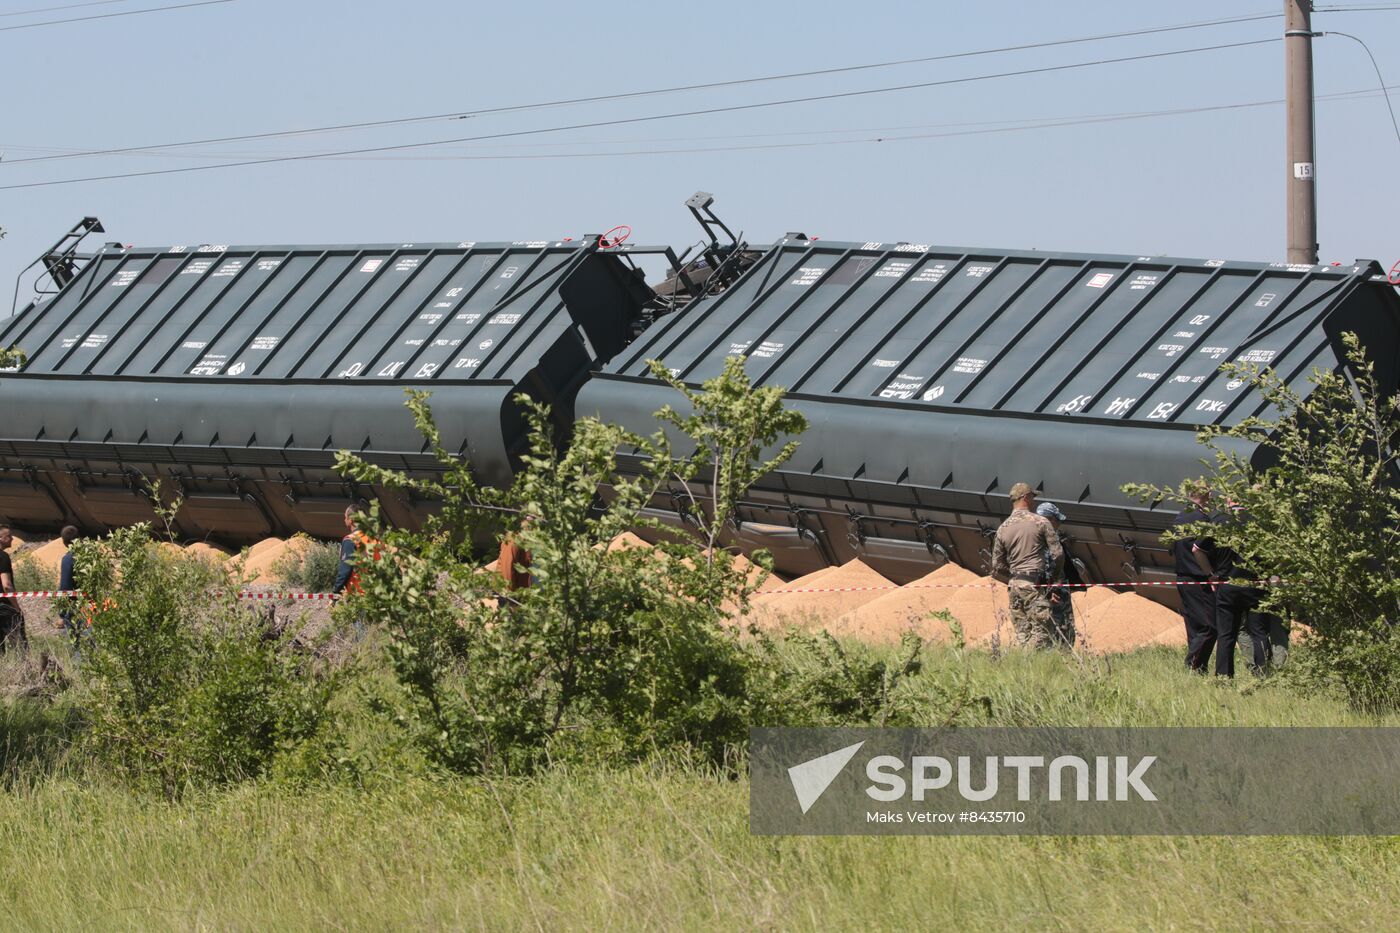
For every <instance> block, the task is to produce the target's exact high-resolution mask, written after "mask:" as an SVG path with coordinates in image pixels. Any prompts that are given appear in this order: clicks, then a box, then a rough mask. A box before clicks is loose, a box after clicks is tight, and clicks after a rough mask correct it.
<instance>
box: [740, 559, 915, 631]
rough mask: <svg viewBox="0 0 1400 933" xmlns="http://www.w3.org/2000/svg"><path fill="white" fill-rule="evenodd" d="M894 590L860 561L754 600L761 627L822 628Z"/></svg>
mask: <svg viewBox="0 0 1400 933" xmlns="http://www.w3.org/2000/svg"><path fill="white" fill-rule="evenodd" d="M895 589H897V587H896V586H895V584H893V583H891V582H890V581H889V580H888V579H886V578H885V577H883V576H881V575H880V574H879V573H877V572H876V571H875V570H874V569H872V568H871V567H870V566H869V565H867V564H866V563H864V562H863V561H861V560H858V559H857V560H853V561H851V562H850V563H848V564H843V565H842V566H840V567H828V568H826V569H825V570H818V571H817V572H816V573H809V574H807V576H805V577H798V578H797V579H796V580H793V581H792V582H791V583H789V584H787V585H785V586H782V587H779V588H777V589H775V590H772V591H770V592H767V593H760V594H759V595H757V596H755V597H754V600H753V605H754V621H755V622H757V623H759V624H760V625H767V626H781V625H789V624H792V625H803V626H807V627H812V628H825V627H828V626H830V625H831V624H832V623H834V622H835V621H836V620H837V619H838V618H840V617H841V616H842V615H844V614H846V613H847V612H850V611H851V610H853V609H857V608H859V607H860V606H863V605H865V604H866V603H868V602H872V601H874V600H876V599H879V598H880V597H881V596H883V595H886V594H888V593H889V592H891V591H892V590H895Z"/></svg>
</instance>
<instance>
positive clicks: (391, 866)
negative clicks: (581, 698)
mask: <svg viewBox="0 0 1400 933" xmlns="http://www.w3.org/2000/svg"><path fill="white" fill-rule="evenodd" d="M930 661H931V662H932V663H931V664H930V672H929V674H928V675H926V676H931V677H932V676H940V672H942V671H946V669H947V668H948V667H950V666H955V665H959V664H962V663H964V661H963V660H961V658H960V657H959V656H957V655H954V654H952V653H951V652H943V653H938V654H935V655H933V656H932V657H931V658H930ZM965 663H969V664H971V666H972V670H973V678H974V683H975V684H976V686H977V689H978V690H979V691H980V692H981V693H983V694H985V695H986V696H987V697H988V700H989V702H988V703H986V704H982V703H980V702H979V704H978V705H977V707H976V709H975V710H973V711H972V713H971V716H970V720H969V721H971V722H986V723H996V724H999V725H1299V726H1320V725H1377V724H1380V725H1397V724H1400V721H1398V720H1397V719H1396V718H1395V717H1390V718H1388V719H1369V718H1365V717H1361V716H1358V715H1356V714H1353V713H1349V712H1347V711H1346V710H1345V708H1344V707H1342V706H1341V705H1340V704H1338V703H1336V702H1334V701H1332V700H1330V699H1325V698H1300V697H1299V696H1298V695H1297V694H1295V693H1292V692H1287V691H1284V690H1282V689H1279V688H1277V687H1276V686H1274V685H1273V684H1271V683H1269V682H1264V683H1257V682H1254V681H1251V680H1248V679H1241V680H1240V681H1237V682H1235V683H1233V684H1219V683H1216V682H1214V681H1212V680H1207V679H1202V678H1193V677H1189V676H1187V675H1185V674H1184V673H1182V672H1180V671H1179V659H1178V658H1177V656H1176V653H1175V652H1173V651H1167V650H1153V651H1143V652H1139V653H1136V654H1133V655H1129V656H1123V657H1119V658H1115V659H1113V660H1112V662H1107V661H1089V662H1077V661H1075V660H1073V659H1068V658H1064V657H1061V656H1026V655H1023V654H1020V653H1012V654H1010V655H1008V656H1007V657H1005V658H1003V659H1001V660H998V661H994V660H992V659H990V658H989V657H987V656H986V655H973V656H971V657H970V659H968V660H967V661H966V662H965ZM27 703H28V701H19V702H18V703H17V704H16V703H12V704H10V705H8V706H7V707H5V708H4V710H3V715H4V719H3V720H0V728H3V729H4V732H5V735H4V738H5V741H4V750H5V754H6V765H7V768H8V769H9V774H10V782H11V787H10V789H9V790H8V792H5V793H3V794H0V827H3V829H0V925H3V927H4V928H5V929H23V930H66V929H78V928H84V929H143V930H144V929H179V930H186V929H240V930H252V929H279V930H280V929H371V930H373V929H390V928H422V927H427V928H477V927H488V928H498V929H518V928H522V927H530V928H541V929H545V928H559V927H566V928H603V927H609V928H621V929H630V928H638V927H648V928H677V929H713V928H717V927H723V928H734V927H738V928H762V929H793V928H798V929H814V930H816V929H823V930H824V929H849V928H870V929H895V928H925V929H927V928H963V929H1006V928H1011V927H1018V928H1030V929H1095V930H1098V929H1111V930H1120V929H1121V930H1130V929H1131V930H1140V929H1153V930H1175V929H1181V930H1197V929H1266V928H1275V927H1287V928H1315V929H1320V930H1336V929H1375V930H1392V929H1396V928H1400V899H1397V898H1396V896H1395V892H1396V891H1397V890H1400V839H1396V838H1311V837H1257V838H1205V837H1176V838H1097V837H1084V838H1050V837H1046V838H1038V837H1001V838H995V837H952V838H888V837H887V838H801V837H781V838H770V837H757V836H752V835H750V834H749V831H748V826H747V793H748V787H747V783H746V782H745V781H743V780H727V779H723V778H718V777H714V776H711V775H706V774H703V773H699V772H696V771H692V770H686V769H683V768H678V767H668V766H666V765H663V764H653V765H649V766H637V767H633V768H629V769H626V770H621V771H605V770H590V771H560V770H556V771H553V772H550V773H548V774H546V775H544V776H541V777H538V778H534V779H531V780H528V781H495V782H488V781H484V780H460V779H440V780H434V779H431V778H428V777H424V776H422V775H406V776H403V777H395V776H392V775H386V776H384V777H380V778H377V779H375V780H374V781H372V782H370V783H369V784H367V785H361V786H347V785H330V786H319V787H311V788H305V787H302V788H296V787H292V786H290V785H285V784H279V783H275V782H269V783H266V784H262V785H257V786H245V787H241V788H237V789H234V790H230V791H224V792H218V793H214V792H199V793H193V794H190V795H188V796H186V797H185V798H183V799H181V800H180V801H178V802H168V801H166V800H164V799H160V798H155V797H145V796H138V795H135V794H133V793H132V792H131V791H130V790H128V789H126V788H124V787H121V786H117V785H114V784H112V783H110V782H108V781H106V780H104V778H103V777H102V776H101V775H95V774H92V773H89V772H86V771H85V770H84V769H83V768H81V767H80V766H78V765H75V764H73V763H69V764H68V765H62V764H60V765H59V766H58V767H57V769H56V770H55V771H54V772H53V773H44V771H43V768H42V767H41V766H40V764H39V763H40V762H42V761H44V760H47V759H51V758H52V757H53V754H54V745H53V743H52V742H49V741H46V740H45V738H44V735H45V729H46V728H47V727H49V726H51V725H52V724H53V723H54V722H55V720H56V719H58V718H61V715H62V714H61V710H58V709H55V708H53V707H49V708H48V709H47V710H43V711H41V710H38V709H36V708H34V707H32V706H29V705H26V704H27ZM1288 792H1289V789H1288V788H1287V787H1280V788H1278V793H1279V794H1281V795H1283V794H1287V793H1288ZM1258 804H1259V805H1260V806H1267V805H1268V801H1259V802H1258Z"/></svg>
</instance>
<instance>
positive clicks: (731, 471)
mask: <svg viewBox="0 0 1400 933" xmlns="http://www.w3.org/2000/svg"><path fill="white" fill-rule="evenodd" d="M647 365H648V366H649V367H650V368H651V374H652V375H653V376H655V377H656V378H657V379H660V380H662V381H663V382H665V383H666V384H667V385H669V386H670V387H671V388H673V389H675V390H676V391H677V392H679V393H680V394H681V395H683V396H684V397H685V400H686V402H687V404H688V407H689V409H690V411H689V414H682V413H681V412H678V411H676V410H675V409H674V408H672V407H671V406H670V405H667V406H665V407H664V408H662V409H661V410H660V411H658V412H657V413H656V417H657V418H659V419H660V420H661V421H663V422H665V423H667V424H670V425H672V426H674V427H675V428H677V429H678V430H679V431H680V432H681V433H682V434H683V435H684V436H685V437H687V438H689V439H690V440H691V441H692V442H693V443H694V445H695V450H694V452H693V453H691V454H690V456H688V457H686V458H685V459H683V460H681V461H678V462H677V463H675V465H674V466H673V469H672V476H674V478H675V479H677V480H678V481H680V483H681V484H682V485H683V486H684V488H685V492H686V495H687V497H688V498H689V500H690V504H691V507H692V514H695V515H697V518H698V519H699V521H700V533H701V536H702V537H703V538H704V541H705V550H706V554H707V562H710V563H713V561H714V555H715V552H716V547H717V545H718V544H719V540H720V537H721V536H722V535H723V533H724V529H725V525H726V524H727V523H728V522H730V520H731V519H733V517H734V516H735V514H736V513H737V511H738V507H739V502H740V499H741V498H742V497H743V495H744V493H746V492H748V490H749V489H750V488H752V487H753V485H754V483H756V482H758V481H759V480H760V479H762V478H763V477H764V476H766V475H768V474H769V473H771V472H773V471H774V470H776V469H777V468H778V467H780V466H782V465H783V464H784V463H786V462H787V461H788V460H791V459H792V455H793V454H795V453H796V452H797V446H798V443H799V442H798V441H797V439H796V436H797V435H799V434H801V433H802V432H803V431H805V430H807V419H806V418H805V417H803V415H802V413H801V412H798V411H792V410H791V409H786V408H784V407H783V396H784V394H785V390H784V389H783V388H782V387H781V386H765V387H763V388H760V389H755V388H754V387H753V385H752V384H751V383H750V382H749V377H748V373H747V372H745V370H744V357H742V356H730V357H727V358H726V359H725V361H724V371H723V372H722V373H720V374H719V375H718V376H716V377H715V378H713V379H708V380H706V381H705V382H704V383H702V384H701V387H700V388H699V389H698V390H696V389H691V388H690V387H689V386H687V385H686V384H685V383H683V382H681V381H680V380H679V379H678V378H676V376H674V375H673V374H672V373H671V371H670V370H669V369H667V368H666V366H665V365H664V364H663V363H662V362H661V361H660V360H648V361H647ZM785 437H791V438H792V439H791V440H787V441H784V442H783V443H782V445H781V446H779V447H778V448H777V450H776V451H774V452H773V454H772V455H771V456H768V457H765V456H764V452H765V451H766V450H768V449H769V448H771V447H773V446H774V445H775V444H777V443H778V442H779V440H780V439H782V438H785ZM697 480H698V481H699V482H702V483H704V484H705V491H704V493H703V499H704V502H703V503H702V502H701V501H700V498H699V497H697V496H696V494H695V491H694V484H695V482H696V481H697Z"/></svg>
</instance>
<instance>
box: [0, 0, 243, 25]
mask: <svg viewBox="0 0 1400 933" xmlns="http://www.w3.org/2000/svg"><path fill="white" fill-rule="evenodd" d="M233 2H235V0H200V2H199V3H177V4H174V5H173V6H157V7H150V8H148V9H145V10H122V11H121V12H119V13H94V14H93V15H92V16H75V17H72V18H70V19H49V20H45V21H44V22H42V23H21V24H20V25H18V26H0V32H12V31H14V30H16V29H38V28H39V27H40V26H62V25H64V24H65V23H86V22H90V21H92V20H95V19H116V18H117V17H118V16H140V15H141V14H142V13H169V12H170V11H172V10H188V9H190V8H191V7H197V6H215V5H217V4H220V3H233ZM79 5H81V4H79Z"/></svg>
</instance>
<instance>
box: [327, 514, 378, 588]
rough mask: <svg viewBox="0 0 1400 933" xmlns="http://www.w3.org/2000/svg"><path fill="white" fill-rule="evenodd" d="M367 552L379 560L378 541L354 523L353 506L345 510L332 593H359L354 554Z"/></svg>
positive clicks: (358, 577) (358, 573)
mask: <svg viewBox="0 0 1400 933" xmlns="http://www.w3.org/2000/svg"><path fill="white" fill-rule="evenodd" d="M357 552H358V553H361V554H368V555H370V557H372V558H373V559H374V560H379V542H378V541H376V540H374V539H373V538H371V537H370V536H369V535H367V534H365V533H364V532H363V531H361V530H360V529H359V528H358V527H356V525H355V507H354V506H353V505H352V506H349V507H348V508H346V510H345V537H343V538H341V539H340V568H339V569H338V570H337V571H336V574H335V586H333V587H332V588H331V592H332V593H360V592H363V591H362V590H361V589H360V571H359V569H358V568H357V567H356V561H355V554H356V553H357Z"/></svg>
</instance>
